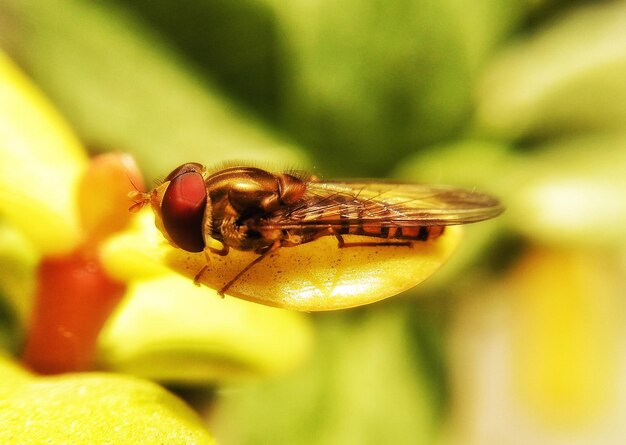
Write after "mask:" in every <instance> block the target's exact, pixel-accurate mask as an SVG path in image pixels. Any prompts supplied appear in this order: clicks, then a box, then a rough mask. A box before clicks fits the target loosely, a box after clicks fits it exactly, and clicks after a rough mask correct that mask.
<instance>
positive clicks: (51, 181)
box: [0, 53, 86, 254]
mask: <svg viewBox="0 0 626 445" xmlns="http://www.w3.org/2000/svg"><path fill="white" fill-rule="evenodd" d="M85 165H86V154H85V153H84V152H83V150H82V148H81V146H80V144H79V142H78V141H77V139H76V138H75V137H74V135H73V134H72V133H71V131H70V130H69V128H68V127H67V126H66V123H65V122H64V121H63V120H62V119H61V117H60V116H59V115H58V114H57V113H56V111H55V110H54V109H53V108H52V107H51V105H50V104H49V103H48V102H47V101H46V99H45V98H44V97H43V96H42V95H41V93H40V92H39V91H38V90H37V89H36V88H35V87H34V86H33V85H32V84H31V83H30V82H29V81H28V80H27V79H26V78H25V77H24V76H23V74H22V73H21V72H19V70H18V69H17V68H16V67H15V66H14V65H13V64H12V63H11V61H10V60H9V59H8V58H7V57H6V56H5V55H4V54H2V53H0V215H2V217H4V218H6V219H7V220H8V221H9V222H10V223H11V224H13V225H15V226H16V227H18V228H19V229H20V230H21V231H22V232H23V233H24V234H25V235H26V236H27V237H28V238H29V239H30V240H31V241H32V243H33V245H35V246H36V247H37V248H38V249H40V252H41V253H45V254H54V253H61V252H66V251H68V250H71V249H72V248H73V247H74V246H75V245H76V244H77V242H78V241H79V239H80V236H81V232H80V228H79V227H80V224H79V222H78V212H77V208H76V202H75V193H76V184H77V181H78V178H79V175H80V174H81V172H82V171H83V169H84V168H85Z"/></svg>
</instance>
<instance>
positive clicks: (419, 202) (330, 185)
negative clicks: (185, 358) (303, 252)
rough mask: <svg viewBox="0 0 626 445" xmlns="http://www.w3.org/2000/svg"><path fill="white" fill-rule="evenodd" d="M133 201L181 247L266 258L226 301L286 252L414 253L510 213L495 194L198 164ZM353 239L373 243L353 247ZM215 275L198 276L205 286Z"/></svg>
mask: <svg viewBox="0 0 626 445" xmlns="http://www.w3.org/2000/svg"><path fill="white" fill-rule="evenodd" d="M129 196H130V198H131V199H132V200H133V202H134V205H133V206H132V207H131V208H130V210H131V211H137V210H139V209H140V208H141V207H143V206H144V205H146V204H150V205H151V207H152V209H153V211H154V213H155V216H156V218H155V219H156V225H157V227H158V229H159V230H160V231H161V232H162V234H163V235H164V236H165V238H166V239H167V240H168V241H169V242H170V243H171V244H172V245H173V246H175V247H177V248H180V249H183V250H186V251H188V252H205V254H207V255H208V254H209V253H211V254H217V255H222V256H223V255H227V254H228V252H229V250H230V249H238V250H247V251H254V252H256V253H257V254H258V255H259V256H258V257H256V258H255V259H254V260H253V261H251V262H250V263H249V264H248V265H247V266H246V267H245V268H243V269H242V270H241V271H240V272H239V273H238V274H237V275H236V276H234V277H233V278H232V279H231V280H230V281H228V282H227V283H226V284H225V285H224V286H223V287H222V288H221V289H220V290H219V294H220V295H223V294H224V293H225V292H226V291H227V290H228V289H229V288H230V287H231V286H232V285H233V284H234V283H235V282H236V281H237V280H238V279H239V278H240V277H241V276H242V275H244V274H245V273H246V272H247V271H248V270H250V268H252V267H253V266H254V265H255V264H258V263H259V262H261V261H262V260H263V259H264V258H266V257H267V256H268V255H270V254H271V253H272V252H275V251H276V250H278V249H280V248H282V247H294V246H299V245H301V244H305V243H309V242H312V241H315V240H316V239H318V238H320V237H323V236H333V237H335V238H336V239H337V243H338V247H339V248H345V247H351V246H381V245H383V246H411V245H412V244H413V243H415V242H425V241H429V240H433V239H436V238H437V237H439V236H441V235H442V234H443V233H444V231H445V227H446V226H448V225H458V224H468V223H473V222H477V221H482V220H486V219H489V218H493V217H495V216H497V215H498V214H500V213H501V212H502V211H503V207H502V206H501V205H500V203H499V201H498V200H497V199H495V198H493V197H491V196H489V195H486V194H482V193H478V192H475V191H470V190H464V189H461V188H456V187H451V186H438V185H420V184H409V183H397V182H381V181H358V180H356V181H321V180H318V179H317V178H315V177H313V176H310V175H306V174H302V173H294V172H284V173H271V172H268V171H266V170H262V169H260V168H256V167H246V166H236V167H228V168H224V169H221V170H217V171H210V170H208V169H207V168H206V167H204V166H202V165H201V164H198V163H187V164H183V165H181V166H179V167H178V168H176V169H174V170H173V171H172V172H171V173H170V174H169V175H168V176H167V177H166V178H165V180H164V181H163V183H162V184H160V185H159V186H157V187H156V188H154V189H153V190H152V191H151V192H149V193H145V192H140V191H138V190H136V191H133V192H131V193H130V195H129ZM344 235H361V236H365V237H368V238H370V239H371V241H366V242H347V241H345V240H344ZM216 246H217V247H216ZM207 265H208V257H207ZM207 267H208V266H205V267H204V268H203V269H202V270H200V271H199V272H198V274H197V275H196V282H197V281H198V279H199V277H201V275H202V273H203V272H204V271H205V270H206V268H207Z"/></svg>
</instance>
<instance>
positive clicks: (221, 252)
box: [193, 244, 228, 286]
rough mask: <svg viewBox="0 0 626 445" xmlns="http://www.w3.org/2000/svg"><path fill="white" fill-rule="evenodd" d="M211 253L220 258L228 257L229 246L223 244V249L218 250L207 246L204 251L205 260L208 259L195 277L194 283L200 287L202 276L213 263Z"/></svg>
mask: <svg viewBox="0 0 626 445" xmlns="http://www.w3.org/2000/svg"><path fill="white" fill-rule="evenodd" d="M209 253H211V254H215V255H219V256H226V255H228V246H227V245H225V244H223V245H222V248H221V249H216V248H215V247H211V246H207V247H206V248H205V249H204V258H205V259H206V264H205V265H204V266H203V267H202V269H200V271H199V272H198V273H197V274H196V276H195V277H193V283H194V284H195V285H196V286H200V278H202V274H203V273H204V272H205V271H206V270H207V269H208V268H209V263H210V262H211V256H210V255H209Z"/></svg>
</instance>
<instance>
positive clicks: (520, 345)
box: [509, 250, 623, 423]
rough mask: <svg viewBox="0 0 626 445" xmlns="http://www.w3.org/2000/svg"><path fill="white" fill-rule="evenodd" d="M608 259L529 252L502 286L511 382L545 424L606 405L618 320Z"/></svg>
mask: <svg viewBox="0 0 626 445" xmlns="http://www.w3.org/2000/svg"><path fill="white" fill-rule="evenodd" d="M612 273H618V270H617V269H616V268H615V267H612V266H611V262H610V259H609V258H606V257H602V256H596V255H595V254H594V253H593V252H571V253H570V252H562V251H556V250H536V251H534V252H532V253H531V254H529V255H526V257H525V258H523V259H522V262H521V264H520V265H519V266H518V267H517V269H516V270H515V271H514V273H513V275H512V277H511V280H510V281H509V285H510V286H511V289H512V290H513V296H514V297H515V300H513V304H514V310H515V312H516V314H517V317H516V321H515V323H514V324H513V325H512V328H513V335H514V337H513V340H514V346H515V355H514V359H515V367H514V369H515V370H516V372H515V378H516V382H517V387H516V388H515V389H516V390H517V391H519V393H518V394H519V399H520V401H521V402H523V403H526V404H528V406H529V408H530V409H531V410H533V411H534V412H535V413H536V414H539V415H541V416H543V417H544V418H546V420H548V421H551V422H557V423H561V422H568V423H577V422H580V421H585V420H586V421H590V420H593V419H594V418H595V416H596V415H598V414H600V413H601V412H603V410H604V409H606V408H607V405H608V403H609V402H610V400H611V398H612V396H613V391H612V388H615V387H617V386H618V381H617V380H616V377H617V374H616V372H615V371H616V366H615V365H616V363H615V353H616V352H617V349H616V347H617V344H616V341H615V340H616V337H617V334H618V332H619V330H620V325H621V323H622V322H623V320H620V317H619V316H618V312H616V309H617V306H616V305H617V303H618V301H617V299H616V297H617V288H615V284H614V278H613V277H612V275H611V274H612Z"/></svg>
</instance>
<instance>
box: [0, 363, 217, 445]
mask: <svg viewBox="0 0 626 445" xmlns="http://www.w3.org/2000/svg"><path fill="white" fill-rule="evenodd" d="M0 373H1V375H2V376H3V378H2V382H0V394H1V395H2V404H0V443H2V444H5V445H18V444H25V443H46V444H49V445H57V444H59V445H61V444H68V443H71V444H74V445H83V444H85V445H94V444H113V443H115V444H135V443H150V444H157V443H158V444H165V443H167V444H170V445H177V444H181V445H183V444H190V443H193V444H198V445H201V444H203V445H212V444H214V441H213V439H212V438H211V437H210V435H209V433H208V432H207V431H206V429H205V428H204V426H203V425H202V423H201V421H200V419H199V418H198V417H197V416H196V415H195V414H194V413H193V411H191V409H189V408H188V407H187V406H185V405H184V404H183V403H182V402H181V401H180V400H179V399H177V398H176V397H174V396H173V395H171V394H169V393H167V392H166V391H164V390H163V388H161V387H159V386H157V385H155V384H154V383H151V382H147V381H144V380H139V379H137V378H132V377H128V376H115V375H112V374H98V373H85V374H65V375H62V376H56V377H35V376H33V375H30V374H28V373H27V372H25V371H23V370H22V369H20V368H19V367H17V366H16V365H15V364H13V363H12V362H10V361H9V360H8V359H5V358H1V359H0Z"/></svg>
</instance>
